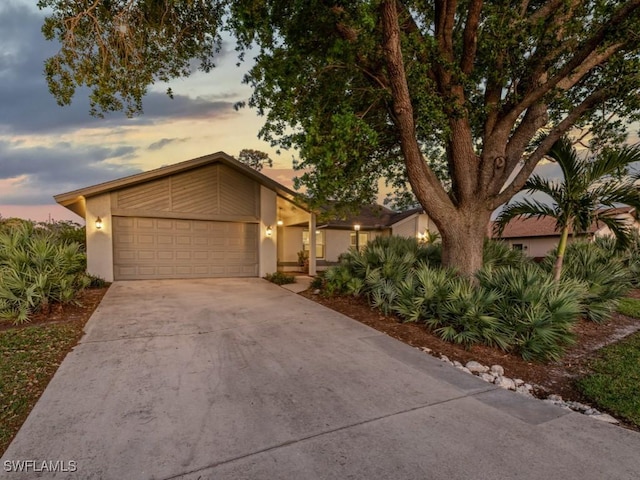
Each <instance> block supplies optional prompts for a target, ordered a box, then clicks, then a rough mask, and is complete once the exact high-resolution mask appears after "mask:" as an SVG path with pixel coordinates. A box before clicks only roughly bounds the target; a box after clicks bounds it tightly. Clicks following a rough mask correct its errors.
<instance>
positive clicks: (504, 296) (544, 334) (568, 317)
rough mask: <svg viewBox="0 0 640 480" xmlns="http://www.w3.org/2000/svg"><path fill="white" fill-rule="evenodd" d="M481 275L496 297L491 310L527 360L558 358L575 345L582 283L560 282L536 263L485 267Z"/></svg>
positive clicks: (482, 282)
mask: <svg viewBox="0 0 640 480" xmlns="http://www.w3.org/2000/svg"><path fill="white" fill-rule="evenodd" d="M478 278H479V280H480V285H481V286H482V289H484V290H485V291H489V292H493V294H494V296H495V301H494V302H493V303H492V304H490V305H489V309H488V310H489V311H491V312H493V313H494V315H496V316H498V317H499V318H500V320H501V323H502V325H503V328H504V329H505V330H506V331H508V332H509V335H510V336H511V345H512V348H513V349H514V350H516V351H518V352H519V353H520V354H521V355H522V357H523V358H524V359H525V360H531V359H541V358H543V359H554V360H557V359H558V358H559V357H560V356H561V354H562V351H563V347H564V346H566V345H569V344H571V342H572V340H573V334H572V333H571V327H572V326H573V324H574V323H575V322H576V321H577V320H578V318H579V316H580V313H581V309H582V304H581V300H582V299H583V298H584V287H583V286H582V285H581V284H580V283H578V282H564V283H562V284H558V283H556V282H554V281H553V279H552V278H551V277H550V276H549V275H548V274H546V273H545V272H544V271H543V270H541V269H540V268H539V267H538V266H536V265H534V264H523V265H521V266H519V267H513V266H508V267H503V268H497V269H483V270H482V271H480V272H479V274H478Z"/></svg>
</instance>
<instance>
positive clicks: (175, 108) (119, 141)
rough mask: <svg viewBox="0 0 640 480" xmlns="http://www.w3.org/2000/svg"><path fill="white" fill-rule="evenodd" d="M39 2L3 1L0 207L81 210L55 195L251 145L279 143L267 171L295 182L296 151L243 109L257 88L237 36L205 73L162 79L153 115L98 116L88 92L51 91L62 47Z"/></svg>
mask: <svg viewBox="0 0 640 480" xmlns="http://www.w3.org/2000/svg"><path fill="white" fill-rule="evenodd" d="M35 3H36V2H35V1H27V0H3V1H2V2H1V3H0V80H1V84H2V88H1V89H0V215H2V217H5V218H6V217H12V216H18V217H22V218H31V219H33V220H39V221H41V220H47V219H48V218H49V216H51V217H52V218H54V219H57V220H61V219H69V220H75V221H80V217H78V216H76V215H75V214H74V213H72V212H70V211H68V210H67V209H65V208H62V207H60V206H58V205H56V204H55V202H54V200H53V198H52V196H53V195H55V194H58V193H63V192H67V191H70V190H74V189H76V188H81V187H85V186H89V185H93V184H96V183H100V182H104V181H108V180H113V179H115V178H119V177H122V176H125V175H131V174H134V173H138V172H141V171H145V170H150V169H152V168H157V167H160V166H163V165H168V164H172V163H177V162H180V161H183V160H189V159H191V158H195V157H198V156H201V155H206V154H209V153H213V152H217V151H224V152H226V153H228V154H230V155H234V156H237V155H238V153H239V152H240V150H241V149H243V148H253V149H258V150H262V151H265V152H269V153H270V154H271V156H272V158H273V159H274V162H275V163H274V168H273V169H268V170H265V172H264V173H266V174H267V175H269V176H271V177H273V178H274V179H276V180H278V181H279V182H280V183H283V184H285V185H287V186H291V179H292V177H293V175H294V173H293V172H292V170H291V159H292V154H291V153H287V152H283V154H282V155H280V156H278V155H276V154H275V152H274V150H273V149H272V148H271V147H270V146H269V144H268V143H265V142H262V141H261V140H259V139H258V138H257V134H258V130H259V129H260V126H261V125H262V119H261V118H259V117H257V115H256V114H255V112H253V111H251V110H249V109H242V110H241V111H239V112H238V111H235V110H234V109H233V104H234V103H235V102H237V101H239V100H246V99H247V98H248V96H249V95H250V89H249V88H248V87H247V86H246V85H242V83H241V79H242V75H243V74H244V71H245V70H244V69H246V68H247V67H246V66H244V67H241V68H238V67H236V57H235V52H234V51H233V45H231V44H230V45H228V47H229V48H228V49H226V50H225V51H223V52H222V56H221V57H220V58H219V59H218V61H217V64H218V67H217V68H216V69H214V71H213V72H212V73H209V74H204V73H196V74H195V75H193V76H192V77H190V78H189V79H186V80H180V81H175V82H172V83H171V87H172V89H173V92H174V99H173V100H172V99H170V98H169V97H168V96H167V95H166V93H165V92H166V88H167V85H157V86H155V87H154V88H153V89H152V90H151V91H150V92H149V95H148V96H147V97H146V99H145V101H144V115H142V116H139V117H137V118H133V119H128V118H126V116H125V115H124V114H114V115H111V116H109V118H107V119H96V118H93V117H91V116H90V115H89V102H88V99H87V94H86V92H82V91H79V92H78V93H77V95H76V97H75V98H74V101H73V103H72V105H71V106H69V107H60V106H58V105H57V104H56V102H55V100H54V98H53V96H52V95H51V94H50V93H49V91H48V87H47V84H46V81H45V78H44V73H43V68H44V65H43V64H44V60H45V59H46V58H47V57H49V56H51V55H52V54H54V53H55V52H56V51H57V46H56V44H54V43H52V42H47V41H46V40H44V38H43V37H42V34H41V32H40V28H41V26H42V22H43V18H44V14H43V13H42V12H40V11H38V10H37V8H36V7H34V4H35Z"/></svg>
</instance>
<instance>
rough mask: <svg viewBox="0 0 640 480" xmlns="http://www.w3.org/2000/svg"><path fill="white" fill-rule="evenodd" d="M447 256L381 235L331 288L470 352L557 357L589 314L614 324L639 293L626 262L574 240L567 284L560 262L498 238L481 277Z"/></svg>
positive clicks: (341, 269)
mask: <svg viewBox="0 0 640 480" xmlns="http://www.w3.org/2000/svg"><path fill="white" fill-rule="evenodd" d="M438 252H439V250H438V248H437V246H435V245H422V244H419V243H418V242H417V241H416V240H415V239H411V238H398V237H378V238H376V239H375V240H374V241H373V242H370V243H369V244H368V245H367V246H366V247H365V248H364V249H363V250H362V251H360V252H358V251H355V250H351V251H350V252H348V253H347V254H345V255H343V256H342V258H341V263H340V265H338V266H337V267H334V268H332V269H329V270H328V271H327V272H326V273H325V275H324V277H323V292H324V293H325V294H326V295H334V294H344V295H353V296H363V297H365V298H366V299H367V300H368V301H369V303H370V304H371V305H372V306H373V307H375V308H378V309H380V310H381V311H382V312H383V313H384V314H392V313H393V314H396V315H398V317H399V318H400V319H401V320H402V321H404V322H417V323H421V324H424V325H426V326H427V327H428V328H429V329H430V330H431V331H432V332H433V333H435V334H436V335H438V336H440V337H441V338H442V339H444V340H447V341H450V342H454V343H458V344H462V345H464V346H466V347H470V346H472V345H477V344H483V345H488V346H492V347H498V348H500V349H502V350H505V351H510V352H515V353H518V354H520V355H521V356H522V357H523V358H524V359H526V360H541V361H548V360H557V359H559V358H560V357H561V356H562V354H563V351H564V349H565V348H566V347H567V346H569V345H571V343H572V342H573V340H574V333H573V329H574V325H575V324H576V323H577V322H578V321H579V320H580V318H581V317H582V316H584V317H586V318H588V319H589V320H592V321H597V322H603V321H605V320H606V319H608V318H609V317H610V315H611V314H613V312H615V310H616V308H617V306H618V301H619V298H620V297H621V296H623V295H624V293H625V292H626V290H627V289H628V287H629V278H630V276H629V274H628V269H625V268H624V262H623V260H622V259H621V258H620V257H619V256H618V255H617V254H614V253H609V254H605V253H603V252H605V250H604V249H603V248H602V246H601V245H597V244H582V243H575V244H572V245H571V247H570V248H569V249H568V250H567V256H566V260H565V269H564V273H563V276H562V278H560V279H559V280H557V281H555V280H554V278H553V275H552V270H553V268H552V267H553V262H552V261H550V260H546V261H545V262H543V263H542V264H541V265H538V264H536V263H534V262H532V261H531V260H530V259H528V258H526V257H525V256H524V255H522V253H521V252H516V251H513V250H511V249H509V248H508V246H506V245H504V244H501V243H498V242H495V241H489V240H488V241H486V242H485V248H484V255H483V258H484V266H483V268H482V269H481V270H480V271H479V272H478V273H477V274H476V276H475V278H474V279H468V278H465V277H462V276H459V275H457V274H456V272H455V271H453V270H451V269H447V268H443V267H442V266H441V265H440V264H439V258H438V257H439V255H438ZM552 256H553V254H550V257H549V258H552ZM549 263H550V265H551V268H548V264H549Z"/></svg>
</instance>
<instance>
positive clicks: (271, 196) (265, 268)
mask: <svg viewBox="0 0 640 480" xmlns="http://www.w3.org/2000/svg"><path fill="white" fill-rule="evenodd" d="M276 198H277V195H276V192H274V191H273V190H270V189H268V188H266V187H264V186H260V232H259V235H260V236H259V238H260V252H259V258H260V266H259V270H258V271H259V273H258V274H259V276H260V277H264V276H265V275H266V274H267V273H273V272H275V271H276V270H277V269H278V252H277V243H278V228H277V227H276V222H277V215H278V212H277V206H276ZM268 227H271V236H270V237H269V236H267V228H268Z"/></svg>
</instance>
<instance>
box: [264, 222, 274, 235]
mask: <svg viewBox="0 0 640 480" xmlns="http://www.w3.org/2000/svg"><path fill="white" fill-rule="evenodd" d="M264 233H265V235H266V236H267V237H270V236H271V235H273V228H271V225H269V226H268V227H267V229H266V230H265V231H264Z"/></svg>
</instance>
